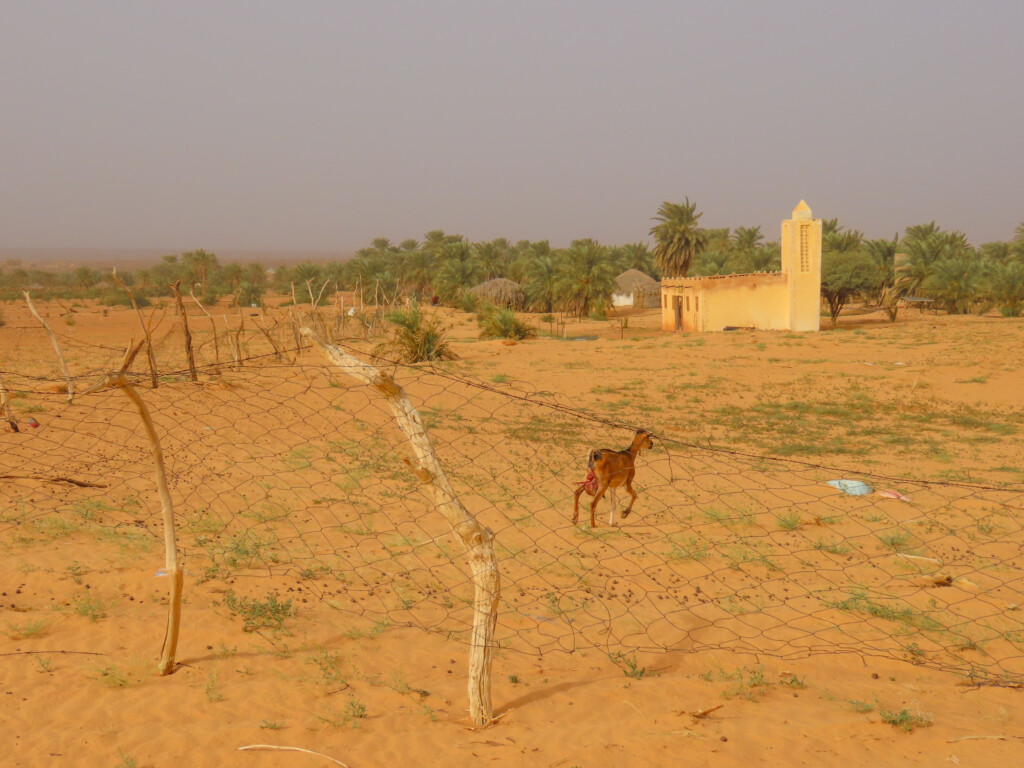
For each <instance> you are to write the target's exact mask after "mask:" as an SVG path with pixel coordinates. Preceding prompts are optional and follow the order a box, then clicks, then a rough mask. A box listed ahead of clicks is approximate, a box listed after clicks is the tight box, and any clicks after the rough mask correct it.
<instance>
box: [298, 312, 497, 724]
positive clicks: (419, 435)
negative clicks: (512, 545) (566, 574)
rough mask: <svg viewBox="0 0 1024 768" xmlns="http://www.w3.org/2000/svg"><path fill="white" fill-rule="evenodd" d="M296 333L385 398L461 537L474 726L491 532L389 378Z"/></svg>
mask: <svg viewBox="0 0 1024 768" xmlns="http://www.w3.org/2000/svg"><path fill="white" fill-rule="evenodd" d="M302 334H303V335H304V336H306V337H307V338H308V339H309V340H310V341H312V342H313V344H314V345H315V346H316V347H317V348H318V349H319V350H320V351H321V352H322V353H323V354H324V356H325V357H326V358H327V359H328V360H330V361H331V362H332V363H334V365H336V366H337V367H338V368H340V369H341V370H342V371H344V372H345V373H347V374H349V375H350V376H352V377H353V378H356V379H358V380H359V381H362V382H363V383H365V384H369V385H370V386H371V387H373V388H374V389H375V390H377V392H379V393H380V394H381V395H383V396H384V397H385V398H386V399H387V403H388V406H390V408H391V412H392V413H393V414H394V416H395V420H396V421H397V422H398V426H399V427H401V429H402V431H403V432H404V433H405V436H406V437H407V438H408V439H409V443H410V445H411V446H412V449H413V452H414V453H415V454H416V459H417V462H418V464H417V465H416V466H415V467H413V471H414V472H415V474H416V476H417V477H418V478H419V479H420V480H421V481H423V483H425V484H426V485H429V486H430V489H431V491H432V492H433V496H434V501H435V503H436V504H437V508H438V510H439V511H440V512H441V514H443V515H444V516H445V518H446V519H447V520H448V522H449V523H450V524H451V526H452V529H453V530H454V531H455V533H457V534H458V535H459V537H460V538H461V539H462V542H463V544H465V545H466V549H467V551H468V553H469V562H470V567H471V568H472V571H473V587H474V598H473V634H472V639H471V641H470V650H469V715H470V719H472V721H473V723H474V724H476V725H479V726H486V725H489V724H490V723H491V722H492V721H493V720H494V709H493V706H492V704H491V661H492V659H493V655H494V628H495V625H496V623H497V620H498V598H499V596H500V594H501V584H500V578H499V575H498V567H497V564H496V562H495V558H494V545H493V540H494V534H493V533H491V531H490V530H489V529H487V528H484V527H483V526H482V525H480V523H479V522H477V520H476V518H474V517H473V516H472V515H471V514H469V511H468V510H467V509H466V508H465V507H464V506H463V505H462V502H461V501H459V499H458V497H457V496H456V495H455V489H454V488H453V487H452V484H451V482H450V481H449V480H448V476H447V475H446V474H445V471H444V468H443V467H442V466H441V463H440V462H439V461H438V460H437V455H436V454H435V453H434V447H433V445H432V444H431V442H430V436H429V435H428V434H427V430H426V428H425V427H424V426H423V420H422V419H421V418H420V415H419V413H418V412H417V411H416V408H415V407H414V406H413V404H412V401H411V400H410V399H409V396H408V395H407V394H405V392H404V391H403V390H402V388H401V387H400V386H398V384H396V383H395V380H394V379H393V378H391V377H390V376H389V375H387V374H386V373H383V372H382V371H379V370H377V369H376V368H374V367H373V366H372V365H369V364H368V363H364V362H363V361H362V360H359V359H358V358H355V357H353V356H352V355H350V354H348V353H347V352H345V351H344V350H342V349H340V348H339V347H337V346H334V345H332V344H327V343H326V342H324V341H323V340H322V339H320V338H319V337H317V335H316V334H315V333H313V331H312V330H310V328H308V327H305V328H303V329H302Z"/></svg>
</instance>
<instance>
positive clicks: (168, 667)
mask: <svg viewBox="0 0 1024 768" xmlns="http://www.w3.org/2000/svg"><path fill="white" fill-rule="evenodd" d="M141 347H142V342H140V343H139V345H138V346H136V347H135V348H134V349H133V348H131V347H129V349H128V350H127V351H126V352H125V356H124V361H123V362H122V363H121V368H120V370H118V371H117V372H116V373H113V374H111V375H109V376H107V377H105V378H104V379H103V380H102V381H100V382H99V383H98V384H95V385H94V386H92V387H90V388H89V389H87V390H86V393H89V392H96V391H98V390H100V389H106V388H108V387H117V388H118V389H120V390H121V391H122V392H124V394H125V396H126V397H127V398H128V399H129V400H131V401H132V403H133V404H134V405H135V408H136V409H137V410H138V412H139V418H141V419H142V425H143V427H144V428H145V430H146V436H147V437H148V438H149V448H150V451H151V452H152V454H153V464H154V467H155V473H156V485H157V489H158V490H159V492H160V507H161V509H162V511H163V520H164V568H165V570H166V571H167V575H168V576H169V577H170V579H171V594H170V604H169V605H168V608H167V629H166V630H165V632H164V642H163V648H162V649H161V651H160V664H159V667H158V669H159V670H160V674H161V675H169V674H170V673H171V672H173V671H174V657H175V655H176V654H177V652H178V630H179V628H180V626H181V592H182V584H183V580H184V575H185V571H184V569H183V568H182V567H181V563H180V562H179V561H178V546H177V541H176V539H175V532H174V506H173V505H172V503H171V492H170V490H169V489H168V487H167V471H166V469H165V468H164V452H163V449H162V448H161V447H160V439H159V438H158V437H157V434H156V428H155V427H154V426H153V419H152V417H150V415H149V409H148V408H147V407H146V404H145V403H144V402H143V400H142V398H141V397H140V396H139V393H138V392H136V391H135V388H134V387H133V386H132V385H131V384H130V383H129V381H128V379H127V378H126V377H125V375H124V374H125V371H126V370H128V368H129V367H130V366H131V364H132V361H133V360H134V359H135V356H136V355H137V354H138V352H139V349H140V348H141Z"/></svg>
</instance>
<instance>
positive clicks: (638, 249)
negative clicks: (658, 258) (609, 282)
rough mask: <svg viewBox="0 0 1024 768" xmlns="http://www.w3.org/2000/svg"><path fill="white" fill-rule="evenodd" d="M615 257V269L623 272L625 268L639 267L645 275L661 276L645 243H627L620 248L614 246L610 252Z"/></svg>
mask: <svg viewBox="0 0 1024 768" xmlns="http://www.w3.org/2000/svg"><path fill="white" fill-rule="evenodd" d="M612 256H613V258H614V259H615V269H617V270H618V271H619V272H625V271H626V270H627V269H639V270H640V271H641V272H643V273H644V274H645V275H650V276H651V277H653V278H655V279H657V278H659V277H660V276H661V274H660V273H659V272H658V268H657V267H656V266H655V264H654V254H653V253H651V249H650V248H648V247H647V244H646V243H629V244H628V245H624V246H622V247H621V248H616V249H615V252H614V253H613V254H612Z"/></svg>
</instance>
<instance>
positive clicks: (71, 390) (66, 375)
mask: <svg viewBox="0 0 1024 768" xmlns="http://www.w3.org/2000/svg"><path fill="white" fill-rule="evenodd" d="M21 293H22V295H23V296H24V297H25V301H26V302H27V303H28V308H29V309H30V310H32V314H33V315H35V317H36V320H38V321H39V322H40V323H42V324H43V328H45V329H46V332H47V333H48V334H50V341H52V342H53V348H54V350H55V351H56V352H57V359H58V360H60V367H61V370H62V371H64V381H66V382H67V387H68V402H69V403H70V402H71V401H72V400H74V399H75V384H74V382H73V381H72V380H71V373H70V372H69V371H68V364H67V363H66V362H64V353H63V352H61V351H60V344H59V343H58V342H57V334H55V333H54V332H53V328H51V327H50V324H49V323H48V322H46V321H45V320H43V318H42V317H40V315H39V313H38V312H36V308H35V305H34V304H33V303H32V297H31V296H29V295H28V291H22V292H21Z"/></svg>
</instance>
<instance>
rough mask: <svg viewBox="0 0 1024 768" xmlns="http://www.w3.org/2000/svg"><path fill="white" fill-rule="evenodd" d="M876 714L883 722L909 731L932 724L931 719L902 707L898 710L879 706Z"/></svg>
mask: <svg viewBox="0 0 1024 768" xmlns="http://www.w3.org/2000/svg"><path fill="white" fill-rule="evenodd" d="M878 716H879V717H881V718H882V722H883V723H888V724H889V725H891V726H893V727H894V728H899V729H900V730H903V731H906V732H907V733H910V732H911V731H913V730H915V729H917V728H927V727H928V726H930V725H932V719H931V718H930V717H926V716H925V715H922V714H916V715H915V714H913V713H912V712H910V711H909V710H907V709H902V710H900V711H899V712H895V711H890V710H887V709H882V708H879V710H878Z"/></svg>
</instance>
